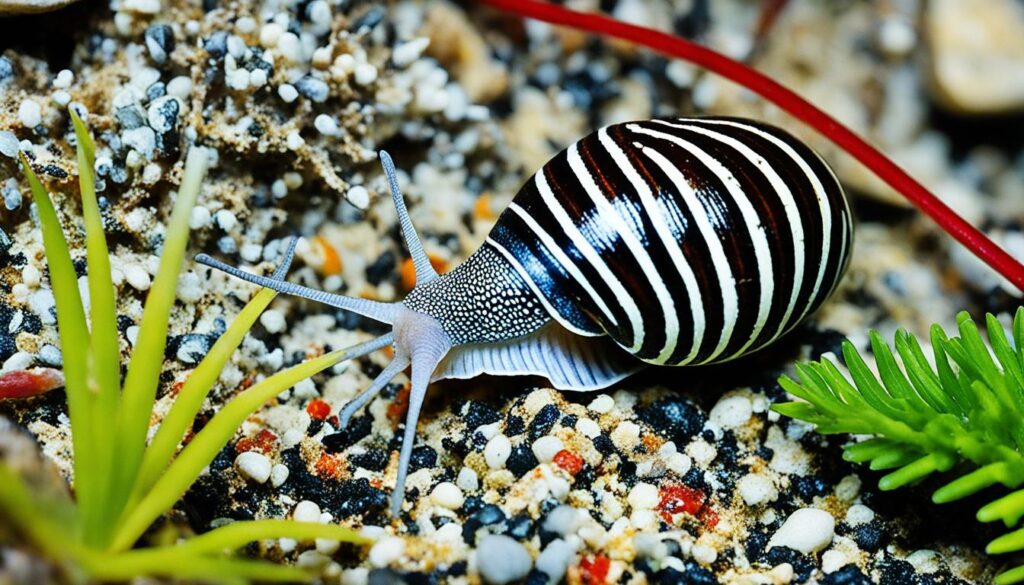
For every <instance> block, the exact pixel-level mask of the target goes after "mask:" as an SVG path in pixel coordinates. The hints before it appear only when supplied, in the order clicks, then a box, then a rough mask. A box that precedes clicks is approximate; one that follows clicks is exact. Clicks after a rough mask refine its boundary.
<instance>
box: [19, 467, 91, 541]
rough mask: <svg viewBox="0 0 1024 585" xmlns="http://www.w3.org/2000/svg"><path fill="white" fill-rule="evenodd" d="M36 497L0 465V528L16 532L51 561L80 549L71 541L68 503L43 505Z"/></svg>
mask: <svg viewBox="0 0 1024 585" xmlns="http://www.w3.org/2000/svg"><path fill="white" fill-rule="evenodd" d="M38 493H39V492H38V491H37V490H34V489H33V488H32V486H30V485H29V484H28V483H27V482H26V481H25V480H24V479H23V478H22V477H21V476H20V475H19V474H18V473H17V472H15V471H14V470H13V469H11V468H9V467H8V466H7V465H5V464H4V463H3V462H0V519H2V520H3V522H0V524H3V525H10V527H13V528H16V529H17V530H19V531H20V532H21V533H22V534H23V535H24V536H27V537H28V538H29V539H30V540H31V541H32V544H33V545H34V546H36V547H37V548H38V549H39V550H41V551H44V552H45V553H46V554H47V555H48V556H49V557H50V558H52V559H63V558H66V557H68V556H70V555H72V554H74V553H75V552H76V551H77V550H78V549H79V548H80V544H79V542H78V540H77V539H76V538H75V537H76V536H77V534H78V532H77V530H75V529H74V523H75V517H74V507H73V506H72V505H71V502H70V501H68V502H52V501H43V500H42V499H40V498H39V497H38ZM58 508H59V509H58ZM69 522H70V524H71V525H70V526H69Z"/></svg>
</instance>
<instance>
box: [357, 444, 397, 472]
mask: <svg viewBox="0 0 1024 585" xmlns="http://www.w3.org/2000/svg"><path fill="white" fill-rule="evenodd" d="M350 460H351V461H352V463H355V464H356V465H357V466H359V467H362V468H363V469H369V470H370V471H384V468H385V467H387V465H388V454H387V453H385V452H384V450H383V449H367V450H366V452H365V453H360V454H358V455H351V456H350Z"/></svg>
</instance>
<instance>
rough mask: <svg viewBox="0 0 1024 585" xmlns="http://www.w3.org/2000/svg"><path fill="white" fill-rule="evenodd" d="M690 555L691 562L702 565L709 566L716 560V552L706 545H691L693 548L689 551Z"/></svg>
mask: <svg viewBox="0 0 1024 585" xmlns="http://www.w3.org/2000/svg"><path fill="white" fill-rule="evenodd" d="M690 555H692V556H693V560H695V561H697V562H698V563H700V564H702V565H710V564H711V563H713V562H715V560H716V559H718V551H717V550H715V549H713V548H711V547H710V546H708V545H706V544H695V545H693V548H692V549H690Z"/></svg>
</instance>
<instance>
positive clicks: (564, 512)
mask: <svg viewBox="0 0 1024 585" xmlns="http://www.w3.org/2000/svg"><path fill="white" fill-rule="evenodd" d="M579 526H580V514H579V512H578V511H577V510H576V508H573V507H572V506H569V505H566V504H563V505H561V506H558V507H557V508H555V509H554V510H551V511H550V512H548V515H547V517H546V518H544V530H547V531H548V532H554V533H555V534H560V535H562V536H569V535H570V534H574V533H575V532H576V529H577V528H579Z"/></svg>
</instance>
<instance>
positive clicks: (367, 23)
mask: <svg viewBox="0 0 1024 585" xmlns="http://www.w3.org/2000/svg"><path fill="white" fill-rule="evenodd" d="M385 15H386V12H385V11H384V8H382V7H380V6H374V7H373V8H371V9H369V10H367V11H366V12H365V13H364V14H363V15H362V16H360V17H359V18H357V19H356V21H355V22H353V23H352V31H353V32H362V31H363V29H366V30H370V29H372V28H373V27H375V26H377V25H378V24H380V22H381V21H382V20H384V16H385Z"/></svg>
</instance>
